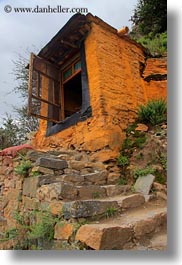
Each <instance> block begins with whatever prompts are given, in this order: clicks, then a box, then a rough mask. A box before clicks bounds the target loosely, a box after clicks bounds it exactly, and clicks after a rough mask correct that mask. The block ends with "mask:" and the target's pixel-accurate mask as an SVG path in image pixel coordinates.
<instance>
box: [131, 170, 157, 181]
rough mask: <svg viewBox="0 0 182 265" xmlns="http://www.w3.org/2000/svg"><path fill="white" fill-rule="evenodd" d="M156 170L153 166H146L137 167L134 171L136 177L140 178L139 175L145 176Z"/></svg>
mask: <svg viewBox="0 0 182 265" xmlns="http://www.w3.org/2000/svg"><path fill="white" fill-rule="evenodd" d="M154 172H155V170H154V169H152V168H151V167H146V168H142V169H135V170H134V171H133V177H134V178H135V179H137V178H139V177H143V176H146V175H148V174H153V173H154Z"/></svg>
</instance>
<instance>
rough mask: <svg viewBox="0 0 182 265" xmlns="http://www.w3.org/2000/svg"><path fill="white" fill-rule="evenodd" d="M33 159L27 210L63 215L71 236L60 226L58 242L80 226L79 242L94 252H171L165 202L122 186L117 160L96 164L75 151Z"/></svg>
mask: <svg viewBox="0 0 182 265" xmlns="http://www.w3.org/2000/svg"><path fill="white" fill-rule="evenodd" d="M27 159H28V160H30V161H31V162H32V163H33V168H32V169H31V170H30V171H29V176H28V177H26V178H24V181H23V185H22V203H23V205H24V206H23V207H24V209H26V210H32V209H35V208H36V207H38V208H39V209H40V207H42V206H44V207H46V208H47V209H50V210H51V212H52V213H53V214H55V215H58V216H59V214H60V212H61V213H62V218H63V219H64V220H65V226H64V228H65V230H66V232H65V230H64V228H63V227H62V228H60V227H59V226H57V225H56V226H55V235H54V238H55V241H58V240H60V239H61V240H67V241H69V240H70V238H71V237H72V234H73V229H72V227H73V226H74V224H75V223H79V224H80V225H79V229H78V230H77V231H76V232H75V237H74V240H76V241H78V242H81V243H82V244H84V246H86V248H89V249H95V250H104V249H113V250H114V249H118V250H121V249H131V250H140V249H153V250H155V249H156V250H157V249H160V250H164V249H166V246H167V236H166V234H167V233H166V223H167V208H166V202H165V200H159V199H156V198H155V197H154V196H153V197H152V196H151V197H150V196H148V197H146V196H144V195H143V194H141V193H133V192H132V191H131V186H130V185H118V179H119V175H120V174H119V169H118V167H117V165H116V163H115V162H114V161H105V162H97V161H90V160H89V154H86V153H83V152H78V151H75V150H59V151H52V152H51V151H50V152H39V151H35V150H33V151H29V152H28V153H27ZM35 172H36V174H35ZM37 173H38V175H37ZM114 174H115V175H114ZM111 175H112V176H114V177H113V178H111ZM1 219H2V218H1ZM2 221H3V222H4V219H2ZM81 223H82V225H81ZM68 227H69V229H68ZM63 230H64V231H63Z"/></svg>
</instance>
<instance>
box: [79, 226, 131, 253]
mask: <svg viewBox="0 0 182 265" xmlns="http://www.w3.org/2000/svg"><path fill="white" fill-rule="evenodd" d="M132 232H133V231H132V228H131V227H129V226H117V225H112V224H111V225H108V224H91V225H83V226H82V227H81V228H80V229H79V230H78V232H77V234H76V240H79V241H81V242H82V243H84V244H86V245H87V246H89V247H91V248H93V249H95V250H106V249H107V250H114V249H122V248H123V246H124V245H125V244H126V243H127V242H128V241H129V240H130V239H131V238H132Z"/></svg>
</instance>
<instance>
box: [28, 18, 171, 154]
mask: <svg viewBox="0 0 182 265" xmlns="http://www.w3.org/2000/svg"><path fill="white" fill-rule="evenodd" d="M85 49H86V62H87V71H88V79H89V91H90V103H91V106H92V117H91V118H89V119H87V120H86V121H84V122H79V123H78V124H77V125H75V126H72V127H70V128H68V129H66V130H64V131H62V132H59V133H57V134H55V135H52V136H50V137H45V136H44V135H45V132H46V122H45V121H41V122H40V128H39V131H38V132H37V135H36V137H35V139H34V142H33V145H34V146H36V147H37V148H44V149H45V148H50V147H51V146H52V145H54V146H58V147H69V146H70V145H74V146H75V147H76V148H80V149H82V150H88V151H98V150H102V149H103V148H106V149H107V150H111V151H113V152H116V153H115V154H117V152H118V151H119V149H120V147H121V144H122V142H123V140H124V138H125V133H124V129H126V127H127V125H128V124H129V123H131V122H133V121H134V119H135V117H136V110H137V107H138V105H139V104H145V103H146V102H147V101H148V99H151V98H156V97H166V81H160V82H159V81H150V82H146V81H144V79H143V78H142V77H141V75H140V62H142V63H143V64H146V60H145V57H144V54H143V51H142V49H140V48H139V47H138V46H136V45H134V44H132V43H130V42H129V41H127V40H125V39H124V38H120V37H119V36H118V35H117V34H116V33H113V32H111V31H109V30H108V29H107V28H104V27H101V26H99V25H97V24H95V23H92V29H91V31H90V33H89V35H88V37H87V39H86V41H85ZM155 64H156V65H158V64H157V61H155V63H154V62H153V63H152V61H150V62H149V64H148V65H149V66H150V67H149V66H148V70H147V71H148V72H150V71H151V65H154V68H156V67H158V66H155ZM158 68H159V67H158ZM146 69H147V67H146ZM157 71H159V69H158V70H157ZM146 73H147V72H146Z"/></svg>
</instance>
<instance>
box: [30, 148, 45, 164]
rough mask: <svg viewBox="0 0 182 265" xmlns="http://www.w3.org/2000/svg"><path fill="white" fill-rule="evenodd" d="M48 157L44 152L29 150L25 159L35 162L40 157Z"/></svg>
mask: <svg viewBox="0 0 182 265" xmlns="http://www.w3.org/2000/svg"><path fill="white" fill-rule="evenodd" d="M44 156H48V154H47V153H46V152H39V151H35V150H31V151H28V152H27V155H26V158H27V159H29V160H31V161H34V162H35V161H36V160H37V159H38V158H40V157H44Z"/></svg>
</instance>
